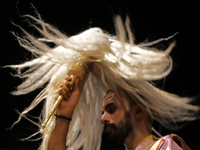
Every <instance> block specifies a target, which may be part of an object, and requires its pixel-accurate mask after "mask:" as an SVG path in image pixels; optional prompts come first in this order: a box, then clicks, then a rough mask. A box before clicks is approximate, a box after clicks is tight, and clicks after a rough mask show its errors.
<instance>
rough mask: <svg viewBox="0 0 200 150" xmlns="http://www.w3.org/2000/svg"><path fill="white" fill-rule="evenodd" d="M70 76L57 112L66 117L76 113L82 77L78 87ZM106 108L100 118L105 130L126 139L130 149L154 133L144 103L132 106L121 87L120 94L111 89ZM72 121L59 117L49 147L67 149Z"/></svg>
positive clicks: (66, 81)
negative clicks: (72, 82)
mask: <svg viewBox="0 0 200 150" xmlns="http://www.w3.org/2000/svg"><path fill="white" fill-rule="evenodd" d="M70 80H71V79H70V77H67V78H66V79H65V81H64V82H63V83H62V84H61V86H60V89H59V93H60V94H61V95H63V97H64V100H63V101H62V102H61V104H60V106H59V107H58V112H57V113H58V114H59V115H62V116H66V117H72V115H73V111H74V108H75V106H76V104H77V103H78V99H79V96H80V90H79V80H80V79H77V80H76V81H75V85H74V88H73V87H71V86H70V84H69V81H70ZM119 96H120V97H119ZM102 111H103V115H102V117H101V120H100V121H101V123H102V124H104V125H105V130H106V131H107V132H108V133H110V135H111V138H113V137H114V139H115V140H116V139H117V140H118V142H124V144H125V146H126V149H127V150H134V149H135V148H136V147H137V144H138V143H139V142H140V141H141V140H142V139H144V138H145V137H147V136H148V135H150V134H151V124H150V123H149V118H148V117H149V116H148V113H147V112H146V111H145V109H144V107H143V106H142V105H134V106H133V107H132V108H130V105H129V102H128V100H127V97H126V94H125V93H124V92H123V91H122V90H118V91H117V94H116V93H115V92H113V91H110V92H108V93H107V95H106V96H105V98H104V101H103V106H102ZM69 125H70V121H68V120H65V119H62V118H58V117H57V118H56V125H55V128H54V130H53V132H52V134H51V136H50V140H49V144H48V150H58V149H59V150H65V149H66V137H67V134H68V129H69ZM116 137H117V138H116ZM119 137H120V138H119Z"/></svg>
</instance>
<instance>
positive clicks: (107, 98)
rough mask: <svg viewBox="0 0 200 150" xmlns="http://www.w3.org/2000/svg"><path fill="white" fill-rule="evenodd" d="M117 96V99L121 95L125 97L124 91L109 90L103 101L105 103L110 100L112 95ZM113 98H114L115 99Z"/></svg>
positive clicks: (112, 97)
mask: <svg viewBox="0 0 200 150" xmlns="http://www.w3.org/2000/svg"><path fill="white" fill-rule="evenodd" d="M115 96H117V97H116V98H117V99H121V98H122V97H125V93H124V92H123V91H122V90H119V89H117V90H109V91H108V92H107V93H106V95H105V97H104V100H103V103H105V102H106V103H107V102H109V101H112V100H113V99H114V97H115ZM116 98H115V99H116Z"/></svg>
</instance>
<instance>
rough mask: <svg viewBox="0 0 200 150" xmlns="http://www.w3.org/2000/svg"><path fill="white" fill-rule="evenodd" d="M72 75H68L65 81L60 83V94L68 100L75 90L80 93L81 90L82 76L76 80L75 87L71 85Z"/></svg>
mask: <svg viewBox="0 0 200 150" xmlns="http://www.w3.org/2000/svg"><path fill="white" fill-rule="evenodd" d="M70 81H71V77H69V76H67V77H66V79H65V80H64V82H63V83H62V84H61V85H60V89H59V94H60V95H62V96H63V97H64V99H65V100H68V99H69V97H70V96H71V95H72V93H73V92H75V93H80V91H79V81H80V78H77V79H76V80H75V84H74V88H73V86H71V85H70Z"/></svg>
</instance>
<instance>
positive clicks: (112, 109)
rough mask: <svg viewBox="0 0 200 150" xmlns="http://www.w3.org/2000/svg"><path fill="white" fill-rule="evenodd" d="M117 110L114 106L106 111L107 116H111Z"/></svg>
mask: <svg viewBox="0 0 200 150" xmlns="http://www.w3.org/2000/svg"><path fill="white" fill-rule="evenodd" d="M116 110H117V108H116V107H115V106H112V107H110V108H109V109H108V113H109V114H113V113H114V112H115V111H116Z"/></svg>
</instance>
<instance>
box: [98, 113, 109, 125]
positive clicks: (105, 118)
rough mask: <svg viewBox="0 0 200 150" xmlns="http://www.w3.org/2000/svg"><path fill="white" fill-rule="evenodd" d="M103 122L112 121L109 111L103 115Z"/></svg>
mask: <svg viewBox="0 0 200 150" xmlns="http://www.w3.org/2000/svg"><path fill="white" fill-rule="evenodd" d="M100 121H101V123H102V124H106V123H109V122H110V114H108V113H107V112H104V114H103V115H102V116H101V120H100Z"/></svg>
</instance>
